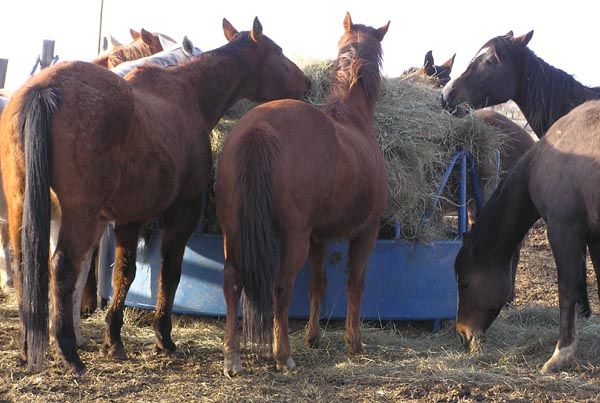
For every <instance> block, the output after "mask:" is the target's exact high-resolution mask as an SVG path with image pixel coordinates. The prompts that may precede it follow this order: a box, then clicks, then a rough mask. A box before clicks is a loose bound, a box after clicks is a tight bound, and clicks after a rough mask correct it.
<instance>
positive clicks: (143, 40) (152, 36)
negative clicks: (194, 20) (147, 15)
mask: <svg viewBox="0 0 600 403" xmlns="http://www.w3.org/2000/svg"><path fill="white" fill-rule="evenodd" d="M129 33H130V34H131V37H132V38H133V42H132V43H131V44H129V45H126V46H132V47H133V46H135V47H147V48H148V49H149V51H150V53H149V55H153V54H155V53H158V52H161V51H163V50H165V49H167V48H169V47H171V46H173V45H175V44H176V42H175V41H174V40H173V39H171V38H170V37H168V36H167V35H164V34H160V33H152V32H149V31H146V30H145V29H144V28H142V29H141V31H140V32H137V31H135V30H133V29H130V30H129ZM149 55H148V56H149Z"/></svg>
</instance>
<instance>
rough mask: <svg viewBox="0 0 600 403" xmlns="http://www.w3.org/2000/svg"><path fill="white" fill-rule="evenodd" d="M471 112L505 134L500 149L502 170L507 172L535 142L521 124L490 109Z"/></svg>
mask: <svg viewBox="0 0 600 403" xmlns="http://www.w3.org/2000/svg"><path fill="white" fill-rule="evenodd" d="M473 114H474V116H475V117H478V118H480V119H482V120H483V121H484V122H485V123H486V124H487V125H489V126H492V127H495V128H497V129H498V130H499V131H500V132H501V133H503V134H505V135H506V136H507V140H506V143H505V144H504V146H503V148H502V151H501V153H502V155H501V160H500V161H501V171H502V172H508V171H509V170H510V169H511V168H512V167H513V166H514V164H515V163H516V162H517V161H518V160H519V158H521V157H522V156H523V155H524V154H525V153H526V152H527V151H528V150H529V149H530V148H531V147H532V146H533V145H534V144H535V143H536V142H537V139H535V138H534V137H533V136H532V135H531V134H529V133H528V132H527V131H526V130H525V129H523V128H522V127H521V126H519V125H518V124H516V123H515V122H513V121H512V120H511V119H509V118H508V117H506V116H504V115H502V114H501V113H498V112H496V111H494V110H492V109H478V110H476V111H475V112H474V113H473Z"/></svg>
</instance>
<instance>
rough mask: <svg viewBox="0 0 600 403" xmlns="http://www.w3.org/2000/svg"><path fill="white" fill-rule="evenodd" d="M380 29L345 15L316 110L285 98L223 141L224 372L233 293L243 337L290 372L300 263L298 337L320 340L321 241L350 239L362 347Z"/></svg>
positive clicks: (377, 173)
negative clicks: (303, 296) (302, 291)
mask: <svg viewBox="0 0 600 403" xmlns="http://www.w3.org/2000/svg"><path fill="white" fill-rule="evenodd" d="M388 26H389V22H388V24H386V25H385V26H383V27H381V28H379V29H374V28H371V27H368V26H365V25H360V24H353V23H352V19H351V17H350V14H347V15H346V17H345V19H344V29H345V32H344V35H343V36H342V38H341V39H340V41H339V44H338V47H339V55H338V57H337V59H336V62H335V65H334V72H333V83H332V90H331V94H330V96H329V99H328V101H327V104H326V106H325V109H324V110H320V109H318V108H316V107H314V106H312V105H309V104H306V103H303V102H298V101H292V100H285V101H275V102H270V103H268V104H264V105H261V106H259V107H257V108H254V109H253V110H252V111H250V112H248V113H247V114H246V115H245V116H244V117H242V119H240V120H239V122H238V124H237V125H236V126H235V128H234V129H233V130H232V131H231V132H230V134H229V135H228V137H227V139H226V141H225V144H224V146H223V153H222V155H221V157H220V160H219V172H218V176H217V185H216V198H217V216H218V218H219V222H220V224H221V228H222V230H223V234H224V237H225V240H224V247H225V256H226V260H225V269H224V276H225V279H224V285H223V288H224V294H225V300H226V303H227V324H226V329H225V338H224V341H223V353H224V372H225V374H226V375H232V374H237V373H239V372H240V371H241V370H242V366H241V360H240V337H239V334H238V328H237V309H238V302H239V298H240V295H241V292H242V290H244V295H245V303H244V327H245V331H246V335H247V336H248V338H249V339H250V340H252V341H256V342H258V343H259V344H263V343H265V342H266V343H267V344H268V343H269V342H270V341H271V338H272V337H274V341H273V355H274V357H275V360H276V362H277V367H278V368H279V369H286V370H291V369H293V368H294V367H295V365H296V364H295V363H294V360H293V359H292V357H291V351H290V343H289V336H288V310H289V306H290V301H291V297H292V289H293V286H294V279H295V277H296V274H297V273H298V271H299V270H300V269H301V268H302V266H303V264H304V261H305V260H306V258H307V256H309V257H310V260H311V263H312V276H311V286H310V300H311V302H310V304H311V314H310V320H309V324H308V328H307V341H308V343H309V344H310V345H311V346H316V345H317V344H318V343H319V339H320V329H319V303H320V301H321V299H322V298H323V295H324V292H325V283H326V279H325V275H324V265H323V263H324V262H323V260H324V258H325V246H326V241H327V240H329V239H342V238H350V239H351V242H350V252H349V253H350V262H349V268H348V273H349V274H348V313H347V318H346V341H347V343H348V349H349V352H350V353H360V352H362V344H361V334H360V303H361V297H362V291H363V283H364V272H365V265H366V262H367V258H368V256H369V253H370V252H371V250H372V248H373V245H374V243H375V240H376V238H377V232H378V229H379V220H380V218H381V216H382V214H383V213H384V211H385V208H386V204H387V176H386V170H385V164H384V160H383V156H382V153H381V149H380V147H379V145H378V143H377V139H376V136H375V134H374V132H373V108H374V107H375V102H376V101H377V98H378V94H379V87H380V81H381V76H380V64H381V53H382V50H381V40H382V39H383V37H384V36H385V34H386V32H387V30H388ZM277 246H278V247H279V252H280V253H279V255H280V256H279V262H277V258H276V249H277ZM273 321H274V327H273ZM272 329H274V333H272V332H273V330H272Z"/></svg>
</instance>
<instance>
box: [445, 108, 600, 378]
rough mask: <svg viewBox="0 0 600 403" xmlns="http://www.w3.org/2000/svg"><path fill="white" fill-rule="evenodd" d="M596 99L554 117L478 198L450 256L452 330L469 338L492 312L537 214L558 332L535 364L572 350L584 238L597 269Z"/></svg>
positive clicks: (551, 366) (599, 139)
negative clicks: (548, 255)
mask: <svg viewBox="0 0 600 403" xmlns="http://www.w3.org/2000/svg"><path fill="white" fill-rule="evenodd" d="M598 166H600V101H589V102H586V103H584V104H583V105H581V106H579V107H577V108H575V109H573V110H572V111H571V112H569V113H568V114H567V115H565V116H564V117H562V118H561V119H559V120H558V121H557V122H556V123H555V124H554V125H553V126H552V127H551V128H550V130H549V131H548V132H547V134H546V135H545V136H544V137H543V138H542V139H541V140H540V141H539V142H538V143H537V144H536V145H535V146H533V147H532V148H531V149H530V151H529V152H527V153H526V154H525V156H523V158H521V159H520V160H519V162H518V163H517V165H516V166H515V168H514V170H513V171H512V172H511V173H510V174H509V176H508V177H507V178H506V179H505V180H504V181H503V182H502V183H501V184H500V186H499V187H498V188H497V189H496V191H495V192H494V193H493V194H492V196H491V197H490V199H489V200H488V202H487V203H486V205H485V207H484V208H483V211H482V212H481V214H480V216H479V217H478V220H477V222H476V223H475V225H474V226H473V228H472V230H471V232H470V233H469V234H468V236H465V239H464V245H463V247H462V248H461V250H460V251H459V253H458V256H457V258H456V263H455V269H456V276H457V282H458V292H459V304H458V315H457V319H456V330H457V332H458V334H459V335H460V336H461V338H462V340H463V342H464V343H465V344H467V345H468V344H470V343H473V342H474V341H476V340H477V339H478V338H479V337H480V336H481V334H482V333H483V332H484V331H485V330H486V329H487V328H488V327H489V326H490V325H491V323H492V322H493V321H494V319H495V318H496V317H497V316H498V314H499V312H500V310H501V308H502V306H503V305H504V303H505V302H506V298H507V296H508V294H509V292H510V260H511V257H512V254H513V252H514V250H515V248H516V246H517V245H518V243H519V242H520V241H521V240H522V239H523V237H524V235H525V234H526V232H527V230H528V229H529V228H530V227H531V226H532V225H533V224H534V223H535V222H536V221H537V220H538V219H539V218H540V217H541V218H543V219H544V221H545V222H546V225H547V230H548V239H549V242H550V246H551V248H552V252H553V254H554V259H555V262H556V268H557V271H558V291H559V306H560V325H559V329H560V331H559V339H558V343H557V345H556V349H555V351H554V354H553V355H552V357H551V358H550V359H549V360H548V361H547V362H546V363H545V364H544V366H543V368H542V372H544V373H547V372H551V371H555V370H558V369H560V368H561V367H563V366H564V365H565V364H566V363H568V362H569V361H570V360H571V359H572V358H573V356H574V354H575V349H576V345H577V339H576V336H575V327H574V326H575V318H576V315H575V306H576V302H577V297H578V288H579V286H580V284H581V281H582V277H583V275H584V273H585V271H584V270H582V268H585V247H586V244H587V246H588V249H589V252H590V256H591V258H592V263H593V265H594V269H595V271H596V276H597V277H600V171H599V170H598Z"/></svg>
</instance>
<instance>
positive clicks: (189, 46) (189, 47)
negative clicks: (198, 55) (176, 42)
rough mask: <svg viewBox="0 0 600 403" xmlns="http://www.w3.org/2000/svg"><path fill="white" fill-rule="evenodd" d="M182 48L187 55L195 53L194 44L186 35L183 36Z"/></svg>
mask: <svg viewBox="0 0 600 403" xmlns="http://www.w3.org/2000/svg"><path fill="white" fill-rule="evenodd" d="M181 48H182V49H183V51H184V52H185V53H186V54H187V55H193V54H194V44H193V43H192V41H191V40H190V38H188V37H187V35H186V36H184V37H183V41H181Z"/></svg>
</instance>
